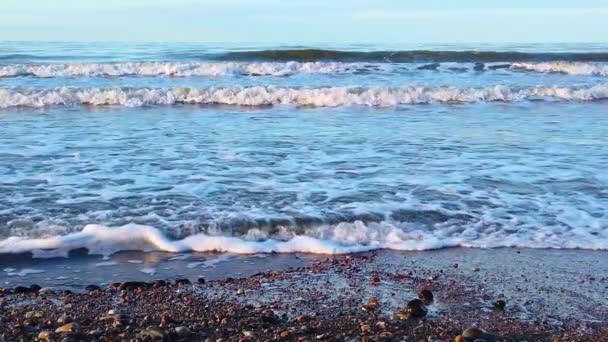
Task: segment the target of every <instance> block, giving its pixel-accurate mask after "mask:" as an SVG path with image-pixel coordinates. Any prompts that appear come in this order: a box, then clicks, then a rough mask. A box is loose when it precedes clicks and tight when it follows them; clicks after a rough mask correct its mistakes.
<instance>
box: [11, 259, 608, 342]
mask: <svg viewBox="0 0 608 342" xmlns="http://www.w3.org/2000/svg"><path fill="white" fill-rule="evenodd" d="M153 255H155V256H154V257H152V256H153ZM175 257H176V256H175V255H172V256H169V255H162V254H154V253H152V254H150V253H148V254H146V253H123V254H120V255H116V256H114V257H112V258H110V259H109V260H101V259H100V258H98V257H79V258H71V259H57V260H34V262H38V263H39V264H36V265H29V266H31V269H36V268H40V269H41V270H42V269H44V270H45V272H44V273H36V274H29V275H23V276H21V277H20V276H7V275H6V274H7V273H6V272H5V273H4V274H3V276H2V281H3V282H6V281H10V282H11V286H6V288H7V289H6V290H4V291H2V293H3V294H2V297H0V307H1V308H2V310H0V312H1V313H0V324H1V325H0V330H1V331H2V334H3V335H4V339H5V340H7V341H12V340H19V339H24V340H33V339H34V338H39V337H40V338H43V339H45V338H46V339H48V340H62V339H64V338H66V337H67V338H68V340H87V341H88V340H97V341H108V340H115V341H120V340H130V339H139V340H142V341H147V340H185V341H187V340H196V341H198V340H203V341H204V340H207V339H208V340H209V341H217V340H220V339H222V340H224V341H228V340H237V341H238V340H243V341H249V340H250V341H257V340H274V339H276V340H301V341H304V340H309V341H313V340H369V341H375V340H389V341H390V340H403V339H405V340H407V341H454V340H456V339H457V336H459V335H461V334H462V333H463V331H464V330H465V329H466V328H468V327H475V328H479V329H483V330H485V331H486V335H484V336H482V337H483V338H484V339H485V340H486V341H492V340H494V341H501V340H504V339H507V340H514V341H608V300H607V299H608V253H606V252H600V251H598V252H594V251H579V250H531V249H507V248H505V249H494V250H482V249H462V248H456V249H444V250H439V251H430V252H394V251H378V252H373V253H363V254H357V255H352V256H332V257H320V256H305V255H300V256H297V255H270V256H238V257H232V258H226V257H225V256H223V257H222V258H221V259H218V257H219V256H218V255H189V256H181V258H178V259H175ZM146 258H147V259H146ZM171 258H173V260H169V259H171ZM135 260H140V261H142V262H143V263H140V262H139V261H137V262H135ZM193 260H201V261H193ZM211 260H215V261H211ZM31 261H32V260H29V262H31ZM101 262H107V263H108V265H107V266H99V263H101ZM196 262H201V264H198V265H194V266H193V264H194V263H196ZM205 262H208V263H209V264H208V265H205V264H204V263H205ZM110 263H116V264H115V265H112V266H110V265H109V264H110ZM67 264H70V265H71V267H76V268H78V269H79V270H80V274H81V276H80V279H76V280H75V279H71V280H70V281H68V280H67V279H63V283H64V285H63V286H61V285H60V284H59V283H60V282H61V280H57V279H56V275H57V274H61V273H66V271H67V269H66V268H65V267H67V266H68V265H67ZM210 264H213V265H212V266H210ZM12 265H14V266H15V265H18V266H20V267H19V268H18V267H13V268H15V269H16V270H15V271H14V272H13V273H16V272H19V271H20V270H23V268H24V267H25V266H26V265H28V260H26V259H24V260H22V261H21V263H16V262H13V263H12ZM168 265H171V266H168ZM2 266H3V267H4V266H6V263H5V264H3V265H2ZM145 266H147V267H150V268H152V267H153V268H155V269H157V270H161V271H158V273H156V274H153V275H152V274H149V273H144V272H141V269H143V268H145ZM188 266H190V267H188ZM62 267H64V268H62ZM87 272H92V273H87ZM201 276H202V277H204V282H203V281H202V280H201V282H200V283H199V281H198V278H199V277H201ZM157 278H158V279H170V280H171V281H169V282H168V285H167V284H165V283H164V282H162V281H156V282H154V281H153V279H157ZM180 278H188V279H189V280H190V283H188V282H186V281H180V282H178V283H179V284H175V280H176V279H180ZM7 279H10V280H7ZM45 279H50V280H47V281H45ZM104 279H105V281H104ZM135 280H137V281H142V282H131V283H125V282H126V281H135ZM144 281H145V282H144ZM17 282H19V283H21V286H23V285H28V286H29V285H31V284H32V283H36V284H38V285H40V286H42V287H47V286H50V287H51V289H43V290H42V291H35V289H34V290H28V289H26V288H15V286H17ZM87 282H88V283H89V284H91V285H98V286H100V289H99V290H97V289H95V288H92V287H91V288H89V289H88V290H86V289H84V284H85V283H87ZM66 285H67V286H66ZM65 288H70V289H71V290H72V291H75V293H70V292H66V293H62V290H63V289H65ZM424 290H428V291H430V292H431V293H432V294H433V297H434V300H433V301H432V302H429V301H425V302H424V303H422V304H423V306H424V309H426V310H424V309H423V308H422V307H421V306H419V304H420V303H418V302H413V303H411V304H410V305H409V306H408V303H409V302H410V301H412V300H414V299H416V298H418V297H419V295H420V294H421V293H422V291H424ZM15 292H25V293H15ZM423 297H424V299H427V298H426V297H425V296H424V295H423ZM427 297H428V294H427ZM503 304H504V307H503ZM408 307H409V309H408ZM417 316H421V317H417ZM68 321H73V322H75V324H73V325H72V326H68V327H66V324H68V323H67V322H68ZM62 326H63V327H64V328H63V330H67V331H65V332H61V327H62ZM58 328H59V329H60V331H57V332H56V330H57V329H58ZM470 333H475V332H474V331H471V330H469V331H468V332H467V334H465V335H466V336H465V338H463V339H461V340H465V341H469V340H470V341H473V340H474V339H472V337H470V336H469V335H470Z"/></svg>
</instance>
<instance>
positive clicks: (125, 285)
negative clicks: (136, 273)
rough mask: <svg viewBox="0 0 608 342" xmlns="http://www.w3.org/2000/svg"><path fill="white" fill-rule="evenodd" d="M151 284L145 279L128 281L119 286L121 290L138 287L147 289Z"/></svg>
mask: <svg viewBox="0 0 608 342" xmlns="http://www.w3.org/2000/svg"><path fill="white" fill-rule="evenodd" d="M149 286H150V285H149V284H148V283H146V282H143V281H126V282H124V283H122V284H120V286H119V287H118V289H119V290H121V291H122V290H137V289H145V288H148V287H149Z"/></svg>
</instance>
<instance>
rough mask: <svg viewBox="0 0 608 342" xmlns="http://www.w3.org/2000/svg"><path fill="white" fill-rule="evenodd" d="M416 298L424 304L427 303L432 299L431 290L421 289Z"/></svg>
mask: <svg viewBox="0 0 608 342" xmlns="http://www.w3.org/2000/svg"><path fill="white" fill-rule="evenodd" d="M418 298H420V300H422V302H423V303H424V304H425V305H429V304H431V303H432V302H433V300H434V296H433V292H431V291H430V290H422V291H420V293H419V294H418Z"/></svg>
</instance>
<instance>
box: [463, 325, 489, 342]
mask: <svg viewBox="0 0 608 342" xmlns="http://www.w3.org/2000/svg"><path fill="white" fill-rule="evenodd" d="M485 335H486V333H485V332H484V331H483V330H481V329H477V328H467V329H465V331H463V332H462V338H464V340H465V341H467V342H468V341H475V340H477V339H480V338H483V337H484V336H485Z"/></svg>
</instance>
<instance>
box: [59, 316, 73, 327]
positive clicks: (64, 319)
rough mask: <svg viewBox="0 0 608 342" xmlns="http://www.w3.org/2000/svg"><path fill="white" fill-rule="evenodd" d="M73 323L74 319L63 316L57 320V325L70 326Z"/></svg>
mask: <svg viewBox="0 0 608 342" xmlns="http://www.w3.org/2000/svg"><path fill="white" fill-rule="evenodd" d="M71 322H72V317H70V316H68V315H66V314H63V315H61V316H59V318H57V324H59V325H64V324H68V323H71Z"/></svg>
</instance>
